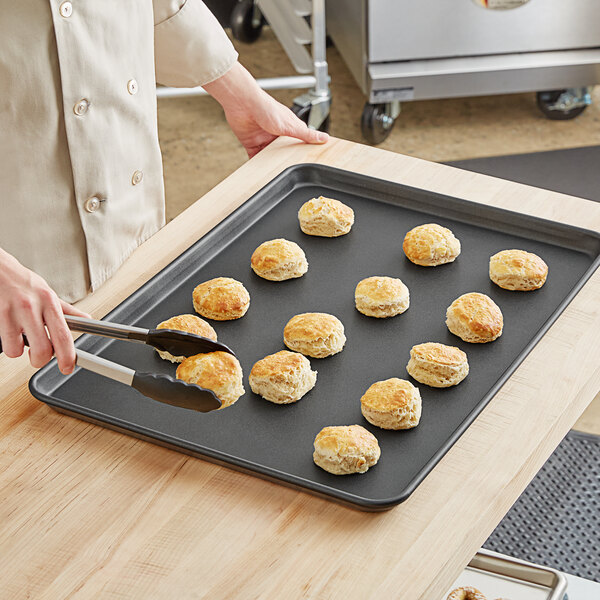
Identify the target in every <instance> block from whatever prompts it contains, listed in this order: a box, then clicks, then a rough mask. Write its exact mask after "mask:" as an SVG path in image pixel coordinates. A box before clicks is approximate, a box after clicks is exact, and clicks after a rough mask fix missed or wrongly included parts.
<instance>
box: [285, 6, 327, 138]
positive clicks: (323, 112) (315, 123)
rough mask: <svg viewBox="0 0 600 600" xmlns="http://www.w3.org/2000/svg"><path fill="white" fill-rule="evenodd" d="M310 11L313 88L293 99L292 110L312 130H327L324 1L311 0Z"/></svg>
mask: <svg viewBox="0 0 600 600" xmlns="http://www.w3.org/2000/svg"><path fill="white" fill-rule="evenodd" d="M312 4H313V9H312V17H311V24H312V57H313V67H314V73H315V87H314V88H312V89H311V90H309V91H308V92H307V93H306V94H302V95H301V96H298V97H297V98H294V105H293V106H292V110H293V111H294V112H295V113H296V114H297V115H298V116H299V117H300V118H301V119H302V120H303V121H305V122H306V123H308V126H309V127H311V128H312V129H320V130H321V131H327V130H328V129H329V110H330V108H331V91H330V89H329V74H328V70H327V52H326V49H327V35H326V28H325V0H313V3H312Z"/></svg>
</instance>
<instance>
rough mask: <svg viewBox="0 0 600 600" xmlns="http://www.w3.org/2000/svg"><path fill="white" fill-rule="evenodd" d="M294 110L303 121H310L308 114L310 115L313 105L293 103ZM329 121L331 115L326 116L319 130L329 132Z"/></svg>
mask: <svg viewBox="0 0 600 600" xmlns="http://www.w3.org/2000/svg"><path fill="white" fill-rule="evenodd" d="M291 109H292V112H293V113H294V114H295V115H296V116H297V117H298V118H299V119H301V120H302V121H304V122H305V123H308V116H309V115H310V109H311V106H310V105H308V106H300V105H299V104H292V107H291ZM329 123H330V118H329V115H327V116H326V117H325V120H324V121H323V122H322V123H321V125H320V126H319V127H318V128H317V129H318V130H319V131H324V132H325V133H329Z"/></svg>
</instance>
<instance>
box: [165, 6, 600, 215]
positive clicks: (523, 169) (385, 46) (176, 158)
mask: <svg viewBox="0 0 600 600" xmlns="http://www.w3.org/2000/svg"><path fill="white" fill-rule="evenodd" d="M206 4H207V5H208V6H209V8H211V10H213V12H214V13H215V15H216V16H217V17H218V18H219V20H220V22H221V23H222V24H223V26H224V27H226V28H227V31H228V34H229V35H230V37H231V39H232V41H233V43H234V45H235V47H236V49H237V50H238V52H239V54H240V62H242V64H243V65H244V66H246V67H247V68H248V70H249V71H250V72H251V73H252V74H253V75H254V76H255V77H256V78H286V79H285V80H283V79H281V80H275V82H276V84H277V85H284V86H287V85H290V86H291V85H292V84H296V85H297V83H298V82H300V83H301V82H302V79H300V77H299V76H301V77H304V78H306V77H307V76H308V77H311V76H312V77H313V79H314V76H315V71H316V70H315V65H314V61H313V54H314V53H315V52H316V53H317V54H318V53H319V52H323V53H324V55H325V56H326V61H327V62H326V65H325V74H326V76H327V79H326V82H325V88H326V89H325V91H323V90H320V93H321V94H325V95H327V96H328V98H326V101H325V102H322V103H321V105H320V106H316V108H314V107H313V108H312V112H313V114H312V117H311V116H310V114H308V113H310V112H311V105H309V106H301V104H302V102H303V100H302V95H303V94H305V93H306V91H307V89H309V88H310V87H313V88H314V86H309V87H305V88H304V89H276V90H269V91H270V93H271V94H272V95H273V96H274V97H275V98H277V100H279V101H280V102H282V103H284V104H286V105H287V106H290V107H292V106H294V105H295V110H296V112H298V113H300V116H301V118H303V119H304V120H308V119H309V118H312V120H313V121H315V122H316V121H322V120H323V116H324V114H325V113H326V118H325V121H323V122H321V123H319V124H318V125H317V127H319V128H321V129H326V130H328V131H329V132H330V133H331V134H332V135H334V136H336V137H340V138H344V139H348V140H352V141H356V142H362V143H368V144H376V145H378V146H379V147H381V148H384V149H386V150H391V151H394V152H400V153H403V154H408V155H411V156H416V157H420V158H425V159H428V160H433V161H439V162H453V161H461V160H465V159H476V158H481V157H496V156H505V155H509V156H512V155H520V154H522V153H539V152H544V151H549V150H563V149H572V148H577V149H578V150H577V151H576V152H568V153H566V154H560V153H559V154H555V153H551V154H541V155H536V156H533V157H521V158H519V157H517V160H516V162H515V161H514V160H513V161H512V162H510V161H509V163H510V164H509V163H506V161H505V163H502V162H492V163H489V162H487V163H486V162H485V161H483V162H468V163H464V164H463V166H466V167H468V168H473V169H474V170H481V171H483V172H486V169H487V172H490V173H492V174H498V175H501V176H507V177H508V178H510V174H511V172H513V171H514V172H515V177H513V178H514V179H517V180H521V181H522V180H523V179H524V178H525V179H527V178H528V174H530V178H531V181H523V182H525V183H532V184H533V185H536V184H537V185H540V179H541V180H542V181H547V180H548V173H550V174H552V175H553V176H554V177H555V178H556V180H557V182H556V186H558V187H560V186H561V185H563V189H559V190H558V191H564V192H567V193H572V194H575V195H580V196H584V197H589V196H590V195H593V193H594V191H593V189H592V188H594V189H595V181H589V168H588V163H589V164H592V165H594V164H596V159H597V158H600V155H599V154H598V153H597V151H596V148H595V145H597V144H598V142H599V132H600V128H599V125H600V109H599V107H598V102H599V101H600V97H599V93H598V92H596V91H595V90H594V87H593V85H594V84H595V83H596V82H597V81H596V80H597V79H598V80H599V81H600V50H598V48H599V47H600V25H599V24H600V3H598V2H597V0H570V1H569V3H568V10H566V5H565V3H564V2H563V1H562V0H530V1H528V0H452V2H444V3H440V2H438V0H420V1H419V2H411V1H409V0H327V2H323V0H317V1H316V2H314V3H313V2H311V1H310V0H257V2H254V1H253V0H241V1H238V0H208V1H207V2H206ZM323 5H325V6H326V13H325V14H320V13H323V12H325V11H323V10H322V9H321V6H323ZM484 5H488V8H487V9H486V8H485V6H484ZM315 11H316V12H315ZM321 25H322V26H323V27H325V28H326V29H324V30H321ZM325 31H326V36H325ZM321 46H322V48H321ZM320 70H321V75H322V74H323V68H322V65H321V69H320ZM294 77H295V78H296V80H297V81H294ZM271 83H273V81H272V82H271ZM305 85H306V84H305ZM321 87H323V86H321ZM171 92H173V94H176V93H177V92H180V91H179V90H175V91H171V90H169V89H168V88H166V89H165V88H163V89H161V90H159V101H158V115H159V135H160V142H161V147H162V151H163V161H164V169H165V185H166V197H167V218H168V219H169V220H170V219H172V218H173V217H175V216H176V215H177V214H179V213H180V212H181V211H182V210H184V209H185V208H186V207H187V206H189V205H190V204H191V203H193V202H194V201H195V200H196V199H198V198H199V197H200V196H202V195H203V194H204V193H205V192H207V191H208V190H210V189H211V188H212V187H214V186H215V185H216V184H217V183H218V182H219V181H221V180H222V179H224V178H225V177H226V176H227V175H229V174H230V173H232V172H233V171H234V170H235V169H236V168H238V167H239V166H240V165H241V164H242V163H243V162H245V160H246V154H245V152H244V150H243V149H242V148H241V146H240V145H239V144H238V143H237V140H236V139H235V137H234V136H233V134H232V133H231V131H230V129H229V128H228V126H227V123H226V122H225V118H224V116H223V113H222V110H221V108H220V106H219V105H218V104H217V102H215V101H214V100H212V98H210V97H208V96H201V95H196V94H194V95H189V96H174V95H173V96H172V95H170V93H171ZM186 92H187V91H186ZM508 92H510V93H508ZM192 93H193V91H192ZM161 94H162V95H161ZM298 98H300V105H299V104H298V103H297V102H296V104H295V100H297V99H298ZM328 99H330V101H331V102H330V104H329V102H328ZM304 102H306V98H304ZM316 113H318V114H316ZM320 113H323V114H320ZM582 149H583V150H582ZM511 164H512V169H510V165H511ZM515 165H516V167H515ZM567 167H569V169H570V171H571V176H570V179H571V180H572V185H571V184H570V183H569V182H568V181H567V182H566V184H564V183H561V182H562V181H563V180H564V179H565V178H564V177H563V176H562V174H561V173H560V172H559V173H557V168H558V170H559V171H560V168H563V169H566V168H567ZM497 169H500V171H499V172H496V171H495V170H497ZM506 169H509V171H508V172H504V171H506ZM573 169H575V171H576V172H575V173H573V172H572V171H573ZM578 169H579V171H578ZM503 170H504V171H503ZM517 171H518V173H517ZM582 178H583V180H585V181H586V182H587V183H586V185H587V187H585V188H581V182H582ZM556 186H555V187H556ZM564 186H566V187H564ZM578 186H579V187H578ZM548 187H552V185H551V184H549V185H548ZM593 199H595V198H593ZM598 199H600V195H599V196H598Z"/></svg>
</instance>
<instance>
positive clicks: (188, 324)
mask: <svg viewBox="0 0 600 600" xmlns="http://www.w3.org/2000/svg"><path fill="white" fill-rule="evenodd" d="M156 329H173V330H175V331H184V332H185V333H194V334H196V335H201V336H202V337H205V338H208V339H209V340H213V341H214V342H216V341H217V332H216V331H215V330H214V329H213V328H212V327H211V326H210V325H209V324H208V323H207V322H206V321H205V320H204V319H201V318H200V317H197V316H196V315H177V316H176V317H171V318H170V319H167V320H166V321H163V322H162V323H159V324H158V325H157V326H156ZM156 351H157V352H158V355H159V356H160V357H161V358H162V359H164V360H170V361H171V362H173V363H180V362H182V361H183V360H184V359H185V356H173V355H172V354H171V353H170V352H167V351H166V350H156Z"/></svg>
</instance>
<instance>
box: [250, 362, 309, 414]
mask: <svg viewBox="0 0 600 600" xmlns="http://www.w3.org/2000/svg"><path fill="white" fill-rule="evenodd" d="M248 380H249V382H250V387H251V388H252V391H253V392H254V393H255V394H258V395H260V396H262V397H263V398H264V399H265V400H269V401H270V402H274V403H275V404H290V403H292V402H297V401H298V400H300V398H302V396H304V394H306V393H307V392H309V391H310V390H312V389H313V387H315V383H316V382H317V372H316V371H311V368H310V361H309V360H308V358H306V356H302V354H300V353H298V352H289V351H288V350H281V352H276V353H275V354H269V356H265V357H264V358H263V359H261V360H259V361H258V362H256V363H254V366H253V367H252V370H251V371H250V377H249V378H248Z"/></svg>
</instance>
